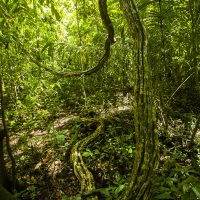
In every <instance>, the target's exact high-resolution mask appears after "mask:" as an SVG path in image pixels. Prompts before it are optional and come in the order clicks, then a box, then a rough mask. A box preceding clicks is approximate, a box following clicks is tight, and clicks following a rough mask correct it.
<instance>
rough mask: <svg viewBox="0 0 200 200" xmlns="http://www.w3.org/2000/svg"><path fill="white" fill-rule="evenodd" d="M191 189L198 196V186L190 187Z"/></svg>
mask: <svg viewBox="0 0 200 200" xmlns="http://www.w3.org/2000/svg"><path fill="white" fill-rule="evenodd" d="M192 190H193V192H194V193H195V194H196V196H197V197H198V198H200V186H199V187H198V188H197V187H192Z"/></svg>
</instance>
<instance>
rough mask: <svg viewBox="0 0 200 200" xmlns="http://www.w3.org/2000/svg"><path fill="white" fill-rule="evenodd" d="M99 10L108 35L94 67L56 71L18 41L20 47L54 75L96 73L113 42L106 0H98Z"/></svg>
mask: <svg viewBox="0 0 200 200" xmlns="http://www.w3.org/2000/svg"><path fill="white" fill-rule="evenodd" d="M98 4H99V12H100V16H101V20H102V22H103V24H104V26H105V28H106V29H107V31H108V37H107V39H106V41H105V46H104V51H105V53H104V55H103V56H102V58H101V59H100V60H99V62H98V63H97V65H96V66H95V67H92V68H90V69H88V70H85V71H78V72H74V73H68V72H62V71H56V70H54V69H52V68H50V67H47V66H45V65H44V64H42V63H40V62H39V61H38V60H37V59H36V58H35V57H34V56H32V54H31V53H30V52H29V51H28V50H26V49H25V48H24V45H23V44H22V43H21V42H20V41H18V42H19V44H20V46H21V47H22V50H23V52H24V53H25V54H26V55H27V56H28V58H29V59H30V60H31V61H32V62H33V63H35V64H36V65H37V66H38V67H40V68H43V69H45V70H46V71H48V72H51V73H53V74H55V75H59V76H63V77H73V76H81V75H91V74H93V73H96V72H97V71H99V70H100V69H101V68H103V66H104V64H105V62H106V61H107V60H108V58H109V57H110V46H111V45H112V44H114V43H115V39H114V27H113V25H112V22H111V20H110V17H109V15H108V9H107V0H99V2H98Z"/></svg>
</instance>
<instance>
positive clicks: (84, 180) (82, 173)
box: [71, 121, 104, 200]
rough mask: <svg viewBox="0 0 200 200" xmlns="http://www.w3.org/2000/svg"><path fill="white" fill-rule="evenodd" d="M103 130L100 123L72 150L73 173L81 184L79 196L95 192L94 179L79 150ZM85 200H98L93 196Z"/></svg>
mask: <svg viewBox="0 0 200 200" xmlns="http://www.w3.org/2000/svg"><path fill="white" fill-rule="evenodd" d="M103 129H104V125H103V122H102V121H101V122H100V124H99V125H98V127H97V129H96V130H95V132H94V133H93V134H91V135H89V136H88V137H86V138H84V139H83V140H81V141H79V142H77V143H76V144H75V145H74V147H73V148H72V151H71V161H72V163H73V167H74V173H75V175H76V177H77V178H78V180H79V182H80V184H81V194H83V193H88V192H91V191H94V190H95V181H94V178H93V176H92V173H91V172H90V171H89V170H88V168H87V166H86V165H85V163H84V161H83V158H82V155H81V150H82V149H83V148H84V147H86V146H88V144H89V143H91V142H93V141H94V140H95V139H96V138H97V137H98V136H99V135H100V134H101V133H102V132H103ZM87 200H98V197H97V196H96V194H95V195H92V196H89V197H87Z"/></svg>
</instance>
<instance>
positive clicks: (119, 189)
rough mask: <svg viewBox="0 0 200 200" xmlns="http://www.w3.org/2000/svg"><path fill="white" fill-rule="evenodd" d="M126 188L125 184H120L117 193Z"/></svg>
mask: <svg viewBox="0 0 200 200" xmlns="http://www.w3.org/2000/svg"><path fill="white" fill-rule="evenodd" d="M124 188H125V184H123V185H119V187H118V188H117V189H116V190H115V194H119V193H120V192H121V191H122V190H123V189H124Z"/></svg>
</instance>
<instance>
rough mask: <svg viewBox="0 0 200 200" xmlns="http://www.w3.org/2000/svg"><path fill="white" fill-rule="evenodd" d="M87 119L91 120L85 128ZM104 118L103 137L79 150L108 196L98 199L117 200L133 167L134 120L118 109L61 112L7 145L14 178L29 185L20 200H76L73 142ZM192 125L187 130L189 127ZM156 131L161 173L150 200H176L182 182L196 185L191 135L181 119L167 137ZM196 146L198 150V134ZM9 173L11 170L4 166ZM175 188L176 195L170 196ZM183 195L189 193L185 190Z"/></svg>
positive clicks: (174, 122) (129, 110) (172, 123)
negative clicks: (13, 167) (12, 160)
mask: <svg viewBox="0 0 200 200" xmlns="http://www.w3.org/2000/svg"><path fill="white" fill-rule="evenodd" d="M86 118H87V119H89V121H88V122H87V123H85V122H86V121H85V119H86ZM102 118H103V119H104V123H105V130H104V133H103V134H102V135H101V136H100V137H99V138H98V139H97V141H95V143H93V144H91V145H89V146H88V147H87V148H85V149H84V150H83V152H82V156H83V157H84V162H85V163H86V165H87V166H88V169H89V170H90V171H91V172H92V174H93V176H94V179H95V182H96V188H106V190H107V191H108V192H107V194H104V195H102V196H101V198H100V199H115V198H117V197H118V195H119V194H120V192H121V191H122V190H123V189H124V188H125V186H126V185H127V179H128V177H129V176H130V174H131V169H132V165H133V162H134V149H135V141H134V119H133V111H132V108H131V107H119V108H115V109H111V110H107V111H106V112H101V113H98V112H95V111H94V110H92V111H87V112H86V113H84V114H83V112H82V114H78V113H71V114H69V113H65V112H60V113H59V114H58V115H57V116H56V119H53V120H50V121H49V122H48V124H47V122H46V124H47V126H42V128H33V129H32V130H29V129H28V130H26V129H22V130H20V131H19V132H18V133H15V134H12V135H11V137H10V141H11V147H12V150H13V152H14V157H15V159H16V163H17V166H16V168H17V177H18V178H19V179H20V180H22V181H24V182H26V183H27V189H26V190H24V191H21V193H19V194H18V195H19V199H22V200H47V199H48V200H50V199H52V200H66V199H69V200H70V199H71V200H72V199H80V198H79V196H78V194H79V192H80V183H79V181H78V179H77V178H76V176H75V174H74V171H73V166H72V163H71V161H70V153H71V149H72V147H73V145H74V144H75V143H76V142H78V141H79V140H81V139H83V138H84V137H86V136H88V135H89V134H92V133H93V132H94V131H95V129H96V122H97V121H98V120H99V119H102ZM37 123H39V122H37ZM192 123H193V122H191V124H190V126H192V127H193V125H194V124H192ZM44 124H45V120H44ZM158 129H159V139H160V167H159V170H158V173H157V175H156V177H155V184H154V186H153V195H154V197H155V196H156V197H158V198H157V199H163V198H162V195H165V196H168V197H172V198H171V199H175V198H173V197H174V196H176V193H181V192H182V190H183V192H184V189H183V187H186V186H185V185H181V183H182V182H183V181H186V183H185V184H188V183H189V182H187V181H188V180H189V179H191V177H192V178H193V179H192V180H191V181H193V182H194V181H195V182H197V183H198V184H199V183H200V181H199V179H200V174H199V172H198V169H199V166H198V165H199V161H198V162H197V156H199V153H200V152H199V150H197V149H198V148H199V145H196V146H195V149H194V151H195V152H196V154H195V159H196V160H195V161H194V157H190V156H188V151H187V145H188V143H189V141H190V135H191V134H190V132H189V131H187V130H186V128H185V124H184V122H183V120H182V119H171V120H170V122H169V127H168V136H167V135H165V134H163V132H164V131H163V124H162V123H161V122H158ZM196 142H197V144H200V130H198V133H197V135H196ZM192 156H193V154H192ZM195 165H196V166H195ZM7 167H8V168H11V166H10V162H8V161H7ZM175 177H176V180H175ZM198 181H199V182H198ZM178 184H179V185H180V186H178ZM173 187H175V188H176V191H173ZM197 189H198V188H197ZM186 190H187V192H190V191H189V190H190V188H189V186H188V188H186ZM159 195H160V196H161V197H160V198H159ZM154 197H152V199H155V198H154Z"/></svg>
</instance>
